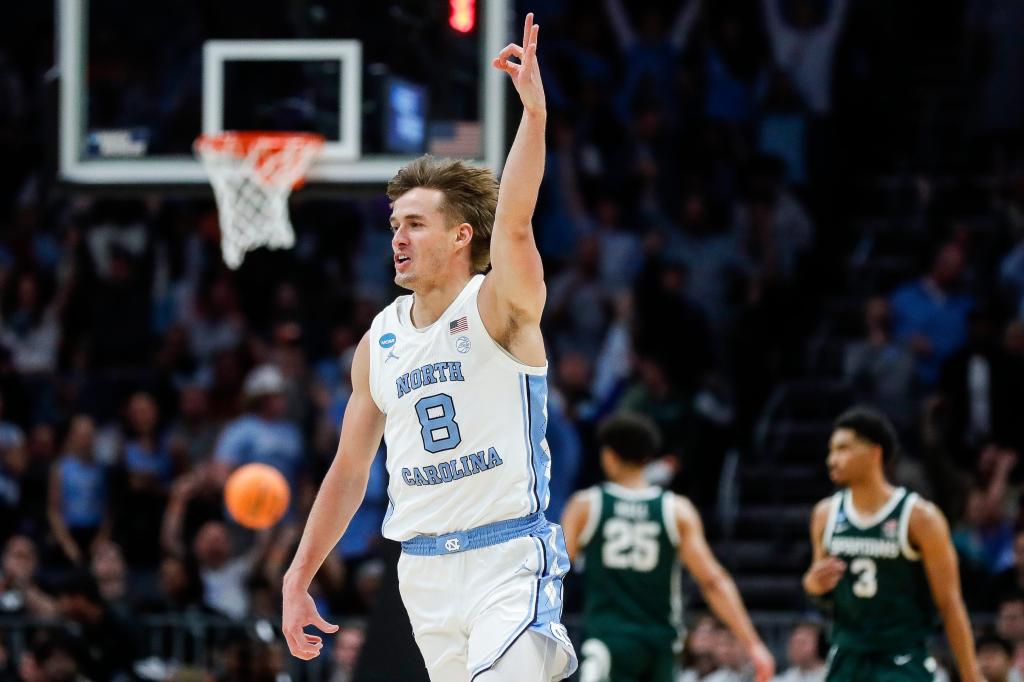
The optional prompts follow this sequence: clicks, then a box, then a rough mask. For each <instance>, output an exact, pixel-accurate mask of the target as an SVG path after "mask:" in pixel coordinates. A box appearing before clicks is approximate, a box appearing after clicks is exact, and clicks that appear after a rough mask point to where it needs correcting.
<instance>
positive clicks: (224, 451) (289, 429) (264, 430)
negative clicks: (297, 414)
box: [214, 364, 305, 507]
mask: <svg viewBox="0 0 1024 682" xmlns="http://www.w3.org/2000/svg"><path fill="white" fill-rule="evenodd" d="M284 390H285V383H284V376H282V374H281V371H280V370H279V369H278V368H277V367H275V366H274V365H269V364H268V365H261V366H259V367H257V368H255V369H254V370H252V371H251V372H250V373H249V376H247V377H246V379H245V384H244V386H243V388H242V393H243V397H244V399H245V403H246V406H247V407H248V408H249V410H250V412H249V413H248V414H245V415H242V416H241V417H239V418H237V419H235V420H234V421H232V422H230V423H228V425H227V426H225V427H224V431H223V432H222V433H221V435H220V439H219V440H218V441H217V448H216V450H215V452H214V460H215V462H216V464H217V465H218V468H219V473H220V476H221V477H222V479H226V478H227V475H228V474H230V472H231V471H233V470H234V469H235V468H237V467H239V466H241V465H243V464H249V463H252V462H260V463H262V464H269V465H270V466H272V467H274V468H275V469H277V470H278V471H280V472H281V473H282V474H284V477H285V478H286V479H287V480H288V484H289V486H290V487H291V491H292V504H293V507H294V505H295V503H296V502H297V501H298V499H299V497H300V487H299V486H300V484H301V483H303V475H304V473H305V462H304V460H305V452H304V450H305V448H304V445H303V440H302V434H301V433H300V432H299V429H298V427H297V426H296V425H295V424H294V423H292V422H290V421H288V420H287V419H285V413H286V411H287V404H286V402H285V397H284Z"/></svg>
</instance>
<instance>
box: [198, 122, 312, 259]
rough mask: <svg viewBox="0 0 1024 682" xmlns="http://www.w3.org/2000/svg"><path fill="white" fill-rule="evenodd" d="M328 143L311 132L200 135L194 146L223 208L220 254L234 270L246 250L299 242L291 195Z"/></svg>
mask: <svg viewBox="0 0 1024 682" xmlns="http://www.w3.org/2000/svg"><path fill="white" fill-rule="evenodd" d="M323 146H324V138H323V136H322V135H316V134H313V133H272V132H224V133H217V134H211V135H200V136H199V137H198V138H196V141H195V144H194V145H193V148H194V149H195V153H196V154H197V155H198V156H199V159H200V161H202V164H203V168H204V169H205V170H206V173H207V174H208V175H209V176H210V184H211V185H213V193H214V196H216V198H217V210H218V212H219V213H220V233H221V253H223V255H224V262H225V263H226V264H227V266H228V267H229V268H231V269H236V268H237V267H238V266H239V265H241V264H242V259H243V258H245V254H246V252H248V251H251V250H253V249H256V248H259V247H261V246H266V247H268V248H271V249H286V248H290V247H291V246H293V245H294V244H295V233H294V232H293V231H292V224H291V221H290V220H289V219H288V196H289V195H290V194H291V193H292V190H293V189H298V188H299V187H301V186H302V183H303V181H304V180H305V178H306V171H307V170H309V167H310V165H312V163H313V161H314V160H315V159H316V157H317V156H318V155H319V154H320V151H321V150H322V149H323Z"/></svg>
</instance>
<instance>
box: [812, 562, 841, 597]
mask: <svg viewBox="0 0 1024 682" xmlns="http://www.w3.org/2000/svg"><path fill="white" fill-rule="evenodd" d="M845 572H846V562H845V561H843V560H842V559H837V558H835V557H832V556H829V557H825V558H824V559H818V560H817V561H815V562H814V563H813V564H811V568H810V570H808V571H807V576H806V579H805V581H804V585H805V586H806V587H807V591H808V592H810V593H811V594H813V595H822V594H826V593H828V592H831V591H832V590H834V589H835V587H836V585H838V584H839V580H840V578H842V577H843V573H845Z"/></svg>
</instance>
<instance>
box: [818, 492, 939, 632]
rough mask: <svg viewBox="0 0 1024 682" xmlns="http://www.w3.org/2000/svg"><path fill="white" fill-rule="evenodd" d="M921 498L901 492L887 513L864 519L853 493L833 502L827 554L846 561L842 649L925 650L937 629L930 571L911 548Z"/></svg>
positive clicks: (839, 615)
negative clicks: (914, 516)
mask: <svg viewBox="0 0 1024 682" xmlns="http://www.w3.org/2000/svg"><path fill="white" fill-rule="evenodd" d="M917 500H918V497H917V494H916V493H908V492H907V491H906V490H905V489H903V488H897V489H896V491H895V492H894V493H893V495H892V497H891V498H890V500H889V502H888V503H886V505H885V506H884V507H882V509H880V510H879V511H878V512H877V513H876V514H874V515H873V516H872V517H870V518H864V517H862V516H861V515H860V514H858V513H857V510H856V509H855V508H854V506H853V502H852V495H851V493H850V491H849V489H845V490H842V491H840V492H838V493H836V494H835V495H834V496H833V498H832V504H831V507H830V509H829V515H828V522H827V524H826V526H825V536H824V538H823V541H824V548H825V551H826V552H827V553H828V554H830V555H831V556H834V557H838V558H840V559H842V560H843V561H844V562H846V572H845V573H844V574H843V577H842V578H841V579H840V581H839V584H838V585H836V588H835V591H834V593H833V597H834V603H835V614H834V624H833V632H832V641H833V643H834V644H835V645H836V646H838V647H839V648H840V649H848V650H853V651H861V652H875V651H878V652H890V651H901V650H903V649H906V648H908V647H913V646H916V645H923V644H924V641H925V640H926V639H927V637H928V636H929V635H930V634H931V633H932V631H933V630H934V629H935V626H936V624H937V618H936V610H935V604H934V602H933V600H932V594H931V591H930V589H929V587H928V579H927V577H926V576H925V572H924V566H923V565H922V564H921V557H920V555H919V554H918V553H917V551H916V550H915V549H914V548H913V547H911V546H910V541H909V539H908V528H909V526H910V513H911V511H912V510H913V508H914V504H915V503H916V502H917Z"/></svg>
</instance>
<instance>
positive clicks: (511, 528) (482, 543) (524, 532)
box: [402, 512, 550, 556]
mask: <svg viewBox="0 0 1024 682" xmlns="http://www.w3.org/2000/svg"><path fill="white" fill-rule="evenodd" d="M548 525H550V524H549V523H548V521H547V519H545V518H544V514H541V513H539V512H538V513H536V514H530V515H529V516H524V517H522V518H518V519H507V520H505V521H495V522H494V523H488V524H485V525H483V526H477V527H476V528H470V529H469V530H459V531H454V532H451V533H444V534H443V535H417V536H416V537H414V538H410V539H409V540H403V541H402V551H403V552H405V553H406V554H412V555H415V556H442V555H445V554H457V553H458V552H465V551H467V550H470V549H480V548H482V547H490V546H492V545H500V544H501V543H503V542H508V541H509V540H515V539H516V538H524V537H528V536H534V535H536V534H537V533H538V532H540V531H541V530H542V529H543V528H545V527H547V526H548Z"/></svg>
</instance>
